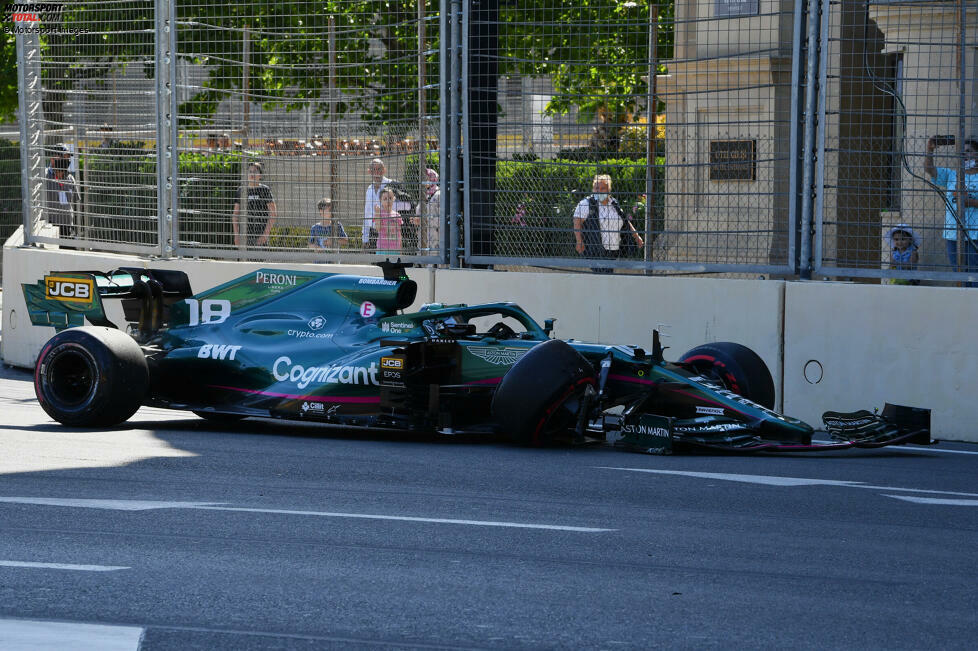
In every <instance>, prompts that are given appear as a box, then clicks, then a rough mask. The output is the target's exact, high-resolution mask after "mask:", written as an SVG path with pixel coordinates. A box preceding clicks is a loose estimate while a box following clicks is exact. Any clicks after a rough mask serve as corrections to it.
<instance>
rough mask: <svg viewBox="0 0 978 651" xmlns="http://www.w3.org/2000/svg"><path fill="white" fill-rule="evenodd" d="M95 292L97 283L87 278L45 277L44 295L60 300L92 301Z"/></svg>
mask: <svg viewBox="0 0 978 651" xmlns="http://www.w3.org/2000/svg"><path fill="white" fill-rule="evenodd" d="M94 293H95V283H94V282H93V281H92V280H91V279H86V278H59V277H57V276H45V277H44V297H45V298H53V299H55V300H59V301H74V302H77V303H91V302H92V295H93V294H94Z"/></svg>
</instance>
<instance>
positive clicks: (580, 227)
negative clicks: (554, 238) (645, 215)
mask: <svg viewBox="0 0 978 651" xmlns="http://www.w3.org/2000/svg"><path fill="white" fill-rule="evenodd" d="M591 189H592V190H593V194H591V195H590V196H588V197H585V198H584V199H582V200H581V201H580V203H578V204H577V207H576V208H575V209H574V248H575V249H576V250H577V252H578V253H579V254H581V255H583V256H584V257H586V258H598V259H613V258H617V257H618V254H619V249H620V248H621V238H622V237H623V236H627V237H631V238H632V239H633V240H634V241H635V244H636V245H638V246H639V247H641V246H644V242H643V241H642V237H641V236H640V235H639V234H638V233H637V232H636V231H635V227H634V226H633V225H632V222H631V220H628V219H625V217H624V216H623V214H622V212H621V208H620V207H619V206H618V202H617V201H615V200H614V199H613V198H612V197H611V177H610V176H608V175H607V174H598V175H597V176H595V177H594V181H593V182H592V183H591ZM611 271H612V269H611V268H610V267H595V268H594V273H611Z"/></svg>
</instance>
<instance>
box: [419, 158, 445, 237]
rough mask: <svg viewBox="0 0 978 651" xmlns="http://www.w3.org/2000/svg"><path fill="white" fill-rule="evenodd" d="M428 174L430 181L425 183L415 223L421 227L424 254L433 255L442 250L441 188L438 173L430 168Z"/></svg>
mask: <svg viewBox="0 0 978 651" xmlns="http://www.w3.org/2000/svg"><path fill="white" fill-rule="evenodd" d="M426 174H427V177H428V180H427V181H426V182H425V196H424V199H422V200H421V202H420V203H418V209H417V211H416V213H417V217H416V220H417V221H416V222H415V223H416V224H417V225H418V227H419V234H420V239H421V242H420V245H421V251H422V253H427V254H431V253H432V252H434V251H437V250H438V249H440V248H441V240H440V239H439V237H438V234H439V227H440V226H441V188H440V187H439V185H438V172H436V171H435V170H433V169H430V168H429V169H428V170H427V171H426Z"/></svg>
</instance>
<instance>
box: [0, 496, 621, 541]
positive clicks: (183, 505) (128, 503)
mask: <svg viewBox="0 0 978 651" xmlns="http://www.w3.org/2000/svg"><path fill="white" fill-rule="evenodd" d="M0 502H7V503H9V504H39V505H42V506H66V507H70V508H86V509H109V510H113V511H146V510H150V509H194V510H205V511H241V512H244V513H273V514H281V515H315V516H319V517H324V518H358V519H361V520H397V521H401V522H428V523H432V524H463V525H468V526H474V527H508V528H511V529H546V530H550V531H573V532H576V533H604V532H608V531H618V530H617V529H603V528H598V527H575V526H570V525H561V524H536V523H527V522H499V521H493V520H454V519H449V518H422V517H416V516H407V515H376V514H372V513H339V512H333V511H293V510H286V509H259V508H248V507H236V506H226V505H224V504H222V503H220V502H216V503H215V502H151V501H146V500H87V499H78V498H57V497H0Z"/></svg>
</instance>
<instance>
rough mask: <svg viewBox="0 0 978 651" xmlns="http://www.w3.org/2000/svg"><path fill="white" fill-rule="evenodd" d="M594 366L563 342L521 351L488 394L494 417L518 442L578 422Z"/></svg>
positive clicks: (549, 436) (547, 437)
mask: <svg viewBox="0 0 978 651" xmlns="http://www.w3.org/2000/svg"><path fill="white" fill-rule="evenodd" d="M596 384H597V380H596V378H595V374H594V369H593V368H592V367H591V364H589V363H588V361H587V360H586V359H584V358H583V357H582V356H581V355H580V353H578V352H577V351H576V350H574V349H573V348H571V347H570V346H569V345H568V344H566V343H564V342H563V341H559V340H556V339H554V340H551V341H548V342H546V343H542V344H539V345H537V346H534V347H533V348H531V349H530V351H529V352H528V353H526V354H525V355H523V357H521V358H520V359H519V360H518V361H517V362H516V363H515V364H513V366H512V368H510V369H509V371H508V372H507V373H506V375H504V376H503V379H502V382H500V383H499V386H498V387H497V388H496V392H495V394H493V397H492V417H493V420H494V421H495V422H496V423H497V424H498V425H499V426H500V427H501V428H502V430H503V431H504V432H505V433H506V434H508V435H509V437H510V438H511V439H512V440H513V441H515V442H517V443H520V444H523V445H541V444H543V443H547V442H549V441H551V440H553V439H554V437H556V436H559V435H560V434H563V433H566V432H567V431H568V430H571V429H573V428H574V427H575V426H576V425H577V419H578V415H579V414H578V411H579V410H580V408H581V400H583V399H584V394H585V392H586V391H587V388H588V387H589V386H590V387H593V386H595V385H596Z"/></svg>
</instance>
